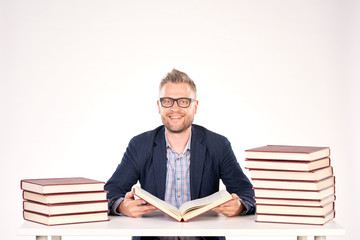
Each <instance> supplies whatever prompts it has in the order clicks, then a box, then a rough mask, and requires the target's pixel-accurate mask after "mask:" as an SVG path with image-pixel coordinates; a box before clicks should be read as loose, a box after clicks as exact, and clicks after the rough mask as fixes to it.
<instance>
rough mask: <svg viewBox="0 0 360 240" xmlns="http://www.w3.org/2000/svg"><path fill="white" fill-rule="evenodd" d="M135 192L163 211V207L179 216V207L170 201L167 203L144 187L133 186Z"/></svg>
mask: <svg viewBox="0 0 360 240" xmlns="http://www.w3.org/2000/svg"><path fill="white" fill-rule="evenodd" d="M134 190H135V194H136V195H137V196H138V197H140V198H142V199H143V200H145V201H146V202H148V203H150V204H151V205H153V206H155V207H157V208H159V209H160V210H162V211H164V210H165V209H167V210H169V211H171V212H173V213H174V214H176V215H178V216H180V212H179V209H177V207H175V206H173V205H171V204H170V203H167V202H165V201H163V200H161V199H160V198H157V197H155V196H154V195H152V194H151V193H149V192H147V191H145V190H144V189H142V188H140V187H138V186H136V187H134Z"/></svg>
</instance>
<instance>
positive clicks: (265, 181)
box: [245, 145, 335, 225]
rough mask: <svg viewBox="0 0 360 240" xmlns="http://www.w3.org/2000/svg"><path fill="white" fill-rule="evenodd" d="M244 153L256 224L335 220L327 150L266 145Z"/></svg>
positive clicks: (317, 222) (332, 179) (331, 175)
mask: <svg viewBox="0 0 360 240" xmlns="http://www.w3.org/2000/svg"><path fill="white" fill-rule="evenodd" d="M245 152H246V159H245V162H246V168H247V169H249V170H250V175H251V180H252V183H253V187H254V191H255V197H254V198H255V200H256V208H257V211H256V221H257V222H277V223H298V224H315V225H323V224H325V223H327V222H329V221H330V220H331V219H333V218H334V217H335V210H334V209H335V208H334V201H335V177H334V176H333V169H332V166H331V164H330V149H329V148H328V147H306V146H286V145H267V146H263V147H258V148H253V149H248V150H246V151H245Z"/></svg>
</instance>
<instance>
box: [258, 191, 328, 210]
mask: <svg viewBox="0 0 360 240" xmlns="http://www.w3.org/2000/svg"><path fill="white" fill-rule="evenodd" d="M254 199H255V201H256V203H257V204H269V205H282V206H284V205H285V206H313V207H317V206H324V205H326V204H328V203H331V202H333V201H335V195H334V194H333V195H329V196H327V197H325V198H322V199H295V198H294V199H282V198H263V197H254Z"/></svg>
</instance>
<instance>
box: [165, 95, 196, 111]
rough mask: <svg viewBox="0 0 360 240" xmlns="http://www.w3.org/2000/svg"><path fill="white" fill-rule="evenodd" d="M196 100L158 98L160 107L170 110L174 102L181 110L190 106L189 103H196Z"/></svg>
mask: <svg viewBox="0 0 360 240" xmlns="http://www.w3.org/2000/svg"><path fill="white" fill-rule="evenodd" d="M196 101H197V100H196V99H192V98H169V97H163V98H160V103H161V106H163V107H164V108H170V107H172V106H173V105H174V103H175V102H177V105H178V106H179V107H181V108H187V107H189V106H190V103H192V102H196Z"/></svg>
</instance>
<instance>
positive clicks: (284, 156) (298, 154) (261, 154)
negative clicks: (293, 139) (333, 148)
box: [245, 145, 330, 161]
mask: <svg viewBox="0 0 360 240" xmlns="http://www.w3.org/2000/svg"><path fill="white" fill-rule="evenodd" d="M245 152H246V154H247V157H246V158H250V159H277V160H298V161H312V160H316V159H320V158H324V157H328V156H330V148H329V147H312V146H288V145H266V146H263V147H258V148H252V149H248V150H245Z"/></svg>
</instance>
